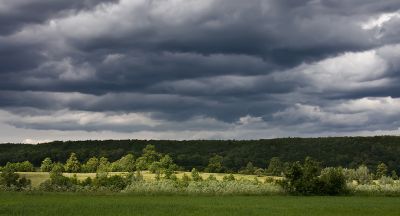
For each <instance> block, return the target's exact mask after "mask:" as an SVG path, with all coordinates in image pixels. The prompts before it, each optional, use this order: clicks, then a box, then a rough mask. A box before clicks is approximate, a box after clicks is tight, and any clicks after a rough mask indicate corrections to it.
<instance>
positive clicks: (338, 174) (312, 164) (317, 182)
mask: <svg viewBox="0 0 400 216" xmlns="http://www.w3.org/2000/svg"><path fill="white" fill-rule="evenodd" d="M284 175H285V178H284V180H282V181H280V184H281V185H282V187H283V188H284V190H285V191H286V192H288V193H290V194H298V195H339V194H345V193H347V188H346V179H345V176H344V174H343V172H342V170H341V169H339V168H326V169H325V170H323V171H322V172H321V168H320V165H319V163H318V162H317V161H314V160H312V159H311V158H306V159H305V161H304V164H301V163H300V162H295V163H293V164H291V165H290V166H289V168H288V169H287V170H286V171H285V173H284Z"/></svg>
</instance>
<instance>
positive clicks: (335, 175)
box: [320, 167, 348, 195]
mask: <svg viewBox="0 0 400 216" xmlns="http://www.w3.org/2000/svg"><path fill="white" fill-rule="evenodd" d="M320 180H321V182H322V184H321V186H322V188H321V189H320V192H321V193H322V194H327V195H339V194H346V193H348V189H347V186H346V178H345V176H344V174H343V170H342V168H334V167H328V168H325V169H323V170H322V171H321V176H320Z"/></svg>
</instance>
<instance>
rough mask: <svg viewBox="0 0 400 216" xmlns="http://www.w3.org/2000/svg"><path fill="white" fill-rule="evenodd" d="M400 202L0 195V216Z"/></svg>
mask: <svg viewBox="0 0 400 216" xmlns="http://www.w3.org/2000/svg"><path fill="white" fill-rule="evenodd" d="M399 203H400V198H399V197H292V196H264V197H257V196H251V197H243V196H226V197H205V196H193V197H192V196H130V195H102V196H101V195H80V194H24V193H0V215H44V216H45V215H96V216H99V215H207V216H210V215H230V216H234V215H288V216H290V215H328V216H329V215H363V216H368V215H381V216H383V215H398V212H399V211H400V205H399Z"/></svg>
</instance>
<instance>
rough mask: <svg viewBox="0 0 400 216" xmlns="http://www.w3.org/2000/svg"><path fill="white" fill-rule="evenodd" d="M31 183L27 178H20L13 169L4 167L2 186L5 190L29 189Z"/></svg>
mask: <svg viewBox="0 0 400 216" xmlns="http://www.w3.org/2000/svg"><path fill="white" fill-rule="evenodd" d="M30 185H31V181H30V180H29V179H26V178H25V177H22V178H21V177H20V176H19V175H18V174H17V173H15V172H14V170H13V169H12V168H11V167H7V166H6V167H4V168H3V170H2V172H1V174H0V186H2V187H4V189H7V188H9V189H10V188H12V189H13V190H22V189H25V188H28V187H29V186H30Z"/></svg>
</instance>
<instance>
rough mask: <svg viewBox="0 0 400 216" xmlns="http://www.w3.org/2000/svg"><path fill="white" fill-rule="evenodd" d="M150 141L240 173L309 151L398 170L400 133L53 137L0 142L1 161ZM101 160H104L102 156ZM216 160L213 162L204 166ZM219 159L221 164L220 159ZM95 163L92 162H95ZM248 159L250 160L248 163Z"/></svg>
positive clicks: (115, 149)
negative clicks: (234, 137)
mask: <svg viewBox="0 0 400 216" xmlns="http://www.w3.org/2000/svg"><path fill="white" fill-rule="evenodd" d="M149 144H152V145H154V146H155V147H156V148H157V150H158V151H159V152H160V153H163V154H168V155H169V156H170V157H172V158H174V160H175V162H176V164H178V165H179V167H181V168H183V169H185V170H190V169H191V168H193V167H194V168H196V169H198V170H202V171H203V170H205V169H210V171H213V172H240V171H243V170H242V169H243V168H244V167H246V166H247V165H249V168H251V166H253V167H259V168H265V167H267V166H268V165H269V161H270V160H271V159H272V158H274V157H278V158H280V159H281V160H282V161H287V162H294V161H301V160H303V159H304V158H305V157H307V156H310V157H312V158H315V159H316V160H318V161H320V162H321V164H322V165H323V166H333V167H336V166H342V167H348V168H358V166H360V165H365V166H367V167H368V168H369V169H370V170H375V169H376V166H377V165H378V164H380V163H382V162H383V163H385V164H386V165H387V166H388V169H389V170H395V171H396V172H399V171H400V167H399V166H398V165H399V164H400V157H399V155H400V137H396V136H377V137H328V138H281V139H271V140H249V141H241V140H192V141H174V140H104V141H93V140H92V141H66V142H62V141H55V142H50V143H46V144H40V145H25V144H2V145H0V166H4V165H5V164H6V163H7V162H21V161H30V162H31V163H32V164H33V165H34V166H35V167H38V166H40V165H41V163H42V160H43V158H46V157H49V158H51V159H52V160H53V161H60V162H65V161H66V160H67V159H68V157H69V156H70V154H71V153H73V152H74V153H75V154H76V156H77V158H78V159H79V161H80V162H85V161H87V160H88V159H90V158H92V157H98V159H100V158H107V159H108V160H109V161H116V160H118V159H120V158H121V157H122V156H124V155H127V154H132V156H133V157H135V158H138V157H140V154H141V150H142V149H143V148H144V147H145V146H146V145H149ZM103 160H104V159H103ZM210 160H214V161H215V162H216V163H215V165H216V166H215V167H212V166H210V167H209V166H208V165H209V162H210ZM220 161H222V162H221V164H222V165H221V166H220V165H219V164H218V162H220ZM93 162H94V163H95V161H93ZM249 162H251V164H248V163H249Z"/></svg>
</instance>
